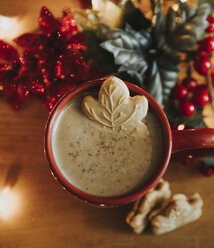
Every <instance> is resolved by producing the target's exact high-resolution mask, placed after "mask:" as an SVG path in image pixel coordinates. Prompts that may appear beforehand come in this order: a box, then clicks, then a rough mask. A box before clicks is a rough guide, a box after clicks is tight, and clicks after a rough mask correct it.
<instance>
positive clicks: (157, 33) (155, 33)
mask: <svg viewBox="0 0 214 248" xmlns="http://www.w3.org/2000/svg"><path fill="white" fill-rule="evenodd" d="M165 30H166V16H165V15H164V14H163V13H159V15H158V21H157V23H156V25H155V26H154V27H153V28H152V30H151V35H152V37H153V41H154V43H155V44H154V45H155V49H160V48H162V47H163V46H164V45H165V42H166V37H165Z"/></svg>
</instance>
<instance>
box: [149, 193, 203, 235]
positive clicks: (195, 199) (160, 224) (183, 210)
mask: <svg viewBox="0 0 214 248" xmlns="http://www.w3.org/2000/svg"><path fill="white" fill-rule="evenodd" d="M202 206H203V201H202V199H201V197H200V195H199V194H198V193H195V194H193V195H192V196H190V197H187V196H185V195H184V194H175V195H173V196H172V197H171V198H170V199H169V200H167V201H165V202H164V203H163V205H162V206H161V207H160V208H159V209H156V210H154V211H153V212H152V213H151V214H150V215H149V220H150V222H151V229H152V231H153V233H154V234H156V235H160V234H164V233H167V232H170V231H173V230H175V229H177V228H179V227H181V226H183V225H186V224H188V223H191V222H194V221H196V220H197V219H198V218H200V216H201V214H202Z"/></svg>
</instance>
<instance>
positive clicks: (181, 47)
mask: <svg viewBox="0 0 214 248" xmlns="http://www.w3.org/2000/svg"><path fill="white" fill-rule="evenodd" d="M160 2H161V1H151V5H152V10H153V19H152V21H150V20H149V19H147V18H146V17H145V16H144V14H143V13H142V12H141V11H140V10H139V9H138V8H136V7H135V5H134V4H133V3H132V1H126V4H125V5H124V7H123V13H122V15H121V16H122V17H121V21H120V22H119V23H120V27H119V28H118V29H111V27H108V26H107V25H106V27H105V29H104V28H103V26H104V24H101V23H100V22H99V20H98V21H96V22H94V25H93V26H85V27H84V29H85V30H86V35H87V34H91V33H93V36H94V37H97V40H99V41H100V42H99V45H100V46H101V47H102V48H103V49H105V50H107V51H108V52H109V53H111V54H112V55H113V58H114V60H113V63H114V64H115V67H114V69H113V72H115V71H117V72H118V76H119V77H122V78H123V79H127V78H128V79H129V77H131V78H132V81H133V80H135V81H136V83H137V84H138V85H140V86H144V87H146V89H147V91H148V92H149V93H150V94H151V95H152V96H153V97H154V98H155V99H156V100H157V102H158V103H159V104H165V103H166V101H167V100H168V97H169V95H170V93H171V90H172V88H173V87H174V86H175V82H176V81H177V73H178V71H179V67H178V64H179V62H180V60H179V53H180V52H187V51H189V50H192V49H194V48H195V45H196V42H197V40H198V39H199V37H201V35H202V34H203V33H204V30H205V28H206V27H207V26H208V22H207V21H206V18H207V16H208V14H209V12H210V8H209V5H208V4H202V5H200V6H199V7H198V8H196V7H194V6H190V7H189V6H188V5H187V4H186V3H182V2H181V3H180V5H179V8H180V9H179V11H175V10H173V8H171V7H170V8H169V9H168V11H167V13H166V14H165V13H163V12H161V6H162V4H161V3H160ZM92 14H93V13H92ZM94 19H95V18H94ZM176 20H179V21H176ZM103 31H104V32H103ZM91 36H92V35H90V36H88V37H89V39H90V37H91ZM94 39H95V38H94ZM97 43H98V42H97ZM88 46H89V49H88V50H90V51H91V50H92V49H93V47H92V49H91V47H90V43H89V44H88ZM96 49H97V48H96ZM88 50H86V52H88ZM93 54H96V53H95V52H94V53H93ZM93 54H91V55H92V56H93ZM100 56H101V55H100ZM94 61H95V63H96V59H94ZM103 61H104V59H103ZM105 63H106V62H105ZM109 63H112V60H109ZM99 64H100V66H102V63H99ZM103 67H104V66H103Z"/></svg>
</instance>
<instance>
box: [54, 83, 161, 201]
mask: <svg viewBox="0 0 214 248" xmlns="http://www.w3.org/2000/svg"><path fill="white" fill-rule="evenodd" d="M125 87H126V86H125ZM101 88H102V87H101ZM109 89H110V88H109ZM103 90H105V89H103ZM124 90H126V89H124ZM111 92H115V91H114V89H113V88H112V89H111ZM120 92H121V89H120ZM106 94H108V92H107V93H106ZM124 94H127V92H126V93H123V95H124ZM121 96H122V95H121ZM101 97H102V96H100V93H99V97H98V98H99V99H101ZM114 97H115V93H114ZM114 97H113V95H112V98H111V99H112V100H113V102H109V105H108V104H107V103H106V101H105V99H104V100H103V102H105V103H106V105H105V106H104V104H100V106H98V107H99V108H100V107H102V108H104V107H105V108H106V106H109V112H111V111H112V113H113V110H115V111H114V116H113V117H112V114H111V115H109V117H108V108H107V110H105V111H102V109H101V110H98V108H90V110H89V108H88V110H85V109H83V110H82V105H83V108H84V107H85V108H87V106H89V105H87V106H86V105H84V103H85V96H84V95H81V96H78V97H76V98H75V99H74V100H72V101H71V102H70V103H69V104H68V105H67V106H66V107H65V108H64V109H63V111H62V112H61V113H60V115H59V116H58V118H57V120H56V123H55V126H54V130H53V137H52V146H53V151H54V157H55V161H56V163H57V165H58V167H59V169H60V170H61V172H62V174H63V175H64V177H65V178H66V179H67V180H68V181H69V182H70V183H72V184H73V185H74V186H75V187H77V188H79V189H80V190H82V191H84V192H87V193H89V194H92V195H97V196H103V197H110V196H118V195H122V194H125V193H128V192H131V191H133V190H135V189H136V188H138V187H140V186H141V185H142V184H143V183H145V182H146V181H147V180H148V178H150V177H151V175H152V173H153V172H154V171H155V169H156V167H157V166H158V164H159V161H160V159H161V154H162V133H161V131H160V130H161V126H160V123H159V121H158V118H157V117H156V115H155V113H154V112H153V110H152V109H149V110H148V113H147V109H146V110H144V112H143V113H141V116H142V115H143V116H144V118H143V119H139V116H140V115H139V112H140V111H141V109H140V108H139V104H138V103H139V102H140V100H139V99H138V96H137V97H135V99H134V100H133V97H132V98H130V99H131V101H132V100H133V101H132V103H129V102H126V101H125V99H123V100H124V101H122V100H120V104H122V103H123V104H124V105H123V106H122V105H121V106H122V107H121V106H119V107H118V106H116V105H115V106H114V102H115V101H117V102H118V101H119V100H116V98H115V99H114ZM95 98H96V96H95ZM118 99H119V98H118ZM121 99H122V98H121ZM140 99H141V100H142V98H140ZM93 101H96V100H92V102H93ZM127 101H128V100H127ZM143 101H144V102H143V104H144V105H143V106H147V105H145V104H146V102H145V99H143ZM88 102H89V103H90V101H87V104H88ZM133 102H134V103H133ZM135 102H136V103H135ZM92 105H93V104H92ZM128 105H131V107H130V108H128ZM147 107H148V106H147ZM85 111H89V112H87V113H85ZM98 111H101V114H100V113H99V115H98V114H97V113H98ZM124 111H126V112H127V113H128V115H124V114H123V112H124ZM134 111H135V112H134ZM137 111H138V112H137ZM88 113H89V116H87V115H88ZM91 113H92V118H90V115H91ZM99 116H102V118H101V119H100V118H99ZM127 116H128V117H127ZM137 116H138V120H137V122H139V123H138V124H136V123H134V124H132V122H133V120H134V118H137ZM112 118H114V121H112ZM135 121H136V120H135ZM138 127H139V128H138Z"/></svg>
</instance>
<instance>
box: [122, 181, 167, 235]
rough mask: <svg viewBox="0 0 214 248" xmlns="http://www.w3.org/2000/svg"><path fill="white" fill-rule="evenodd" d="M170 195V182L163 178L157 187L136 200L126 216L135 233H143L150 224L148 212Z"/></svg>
mask: <svg viewBox="0 0 214 248" xmlns="http://www.w3.org/2000/svg"><path fill="white" fill-rule="evenodd" d="M170 196H171V190H170V187H169V183H168V182H167V181H164V180H163V179H161V180H160V182H159V183H158V184H157V185H156V187H155V188H153V189H151V190H150V191H149V192H148V193H147V194H146V195H145V196H143V197H142V198H140V199H138V200H137V201H136V202H135V204H134V208H133V209H132V210H131V212H130V213H129V214H128V215H127V217H126V222H127V223H128V224H129V225H130V226H131V227H132V229H133V231H134V232H135V233H137V234H140V233H142V232H143V230H144V229H145V228H146V226H147V224H148V214H149V213H150V212H151V211H152V210H153V209H154V208H155V207H157V206H158V205H160V204H161V203H162V202H163V201H164V200H166V199H168V198H169V197H170Z"/></svg>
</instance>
